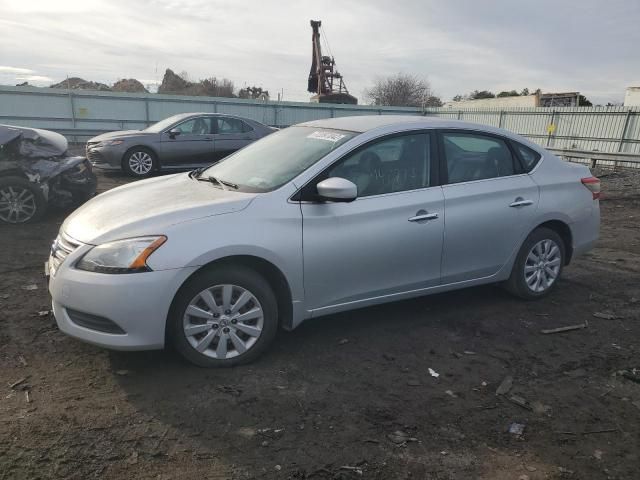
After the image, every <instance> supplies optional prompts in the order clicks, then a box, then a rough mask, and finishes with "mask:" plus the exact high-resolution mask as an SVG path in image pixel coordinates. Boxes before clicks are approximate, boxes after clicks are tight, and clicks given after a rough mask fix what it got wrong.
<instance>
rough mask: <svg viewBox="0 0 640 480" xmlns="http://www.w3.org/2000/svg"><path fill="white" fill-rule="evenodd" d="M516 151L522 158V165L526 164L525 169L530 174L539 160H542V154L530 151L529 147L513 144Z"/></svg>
mask: <svg viewBox="0 0 640 480" xmlns="http://www.w3.org/2000/svg"><path fill="white" fill-rule="evenodd" d="M511 143H512V144H513V146H514V147H515V149H516V150H517V151H518V154H519V155H520V158H521V159H522V163H524V169H525V170H526V171H527V172H529V171H530V170H532V169H533V167H535V166H536V163H538V160H540V154H539V153H538V152H536V151H535V150H532V149H530V148H529V147H525V146H524V145H522V144H521V143H518V142H513V141H512V142H511Z"/></svg>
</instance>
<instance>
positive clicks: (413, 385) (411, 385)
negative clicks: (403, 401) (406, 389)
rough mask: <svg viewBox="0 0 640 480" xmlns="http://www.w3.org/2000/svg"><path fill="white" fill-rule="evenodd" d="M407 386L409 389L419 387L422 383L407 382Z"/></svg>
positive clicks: (416, 381)
mask: <svg viewBox="0 0 640 480" xmlns="http://www.w3.org/2000/svg"><path fill="white" fill-rule="evenodd" d="M407 385H409V386H410V387H419V386H421V385H422V383H420V381H419V380H409V381H408V382H407Z"/></svg>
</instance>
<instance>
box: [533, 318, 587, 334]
mask: <svg viewBox="0 0 640 480" xmlns="http://www.w3.org/2000/svg"><path fill="white" fill-rule="evenodd" d="M588 326H589V324H588V323H587V322H586V321H585V322H584V323H579V324H578V325H568V326H566V327H558V328H550V329H546V330H540V333H544V334H549V333H562V332H570V331H571V330H580V329H582V328H587V327H588Z"/></svg>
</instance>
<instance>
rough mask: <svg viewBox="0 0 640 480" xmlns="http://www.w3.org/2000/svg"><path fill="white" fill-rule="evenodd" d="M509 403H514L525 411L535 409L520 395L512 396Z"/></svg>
mask: <svg viewBox="0 0 640 480" xmlns="http://www.w3.org/2000/svg"><path fill="white" fill-rule="evenodd" d="M509 401H510V402H511V403H513V404H514V405H518V406H519V407H522V408H524V409H527V410H533V408H532V407H531V405H530V404H529V402H527V400H526V399H524V398H523V397H521V396H519V395H511V396H510V397H509Z"/></svg>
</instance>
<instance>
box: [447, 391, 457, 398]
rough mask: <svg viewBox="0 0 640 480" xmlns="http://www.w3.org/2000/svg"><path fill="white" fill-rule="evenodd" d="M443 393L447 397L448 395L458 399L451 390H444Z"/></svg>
mask: <svg viewBox="0 0 640 480" xmlns="http://www.w3.org/2000/svg"><path fill="white" fill-rule="evenodd" d="M444 393H446V394H447V395H449V396H450V397H452V398H458V395H456V394H455V393H453V391H452V390H445V391H444Z"/></svg>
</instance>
